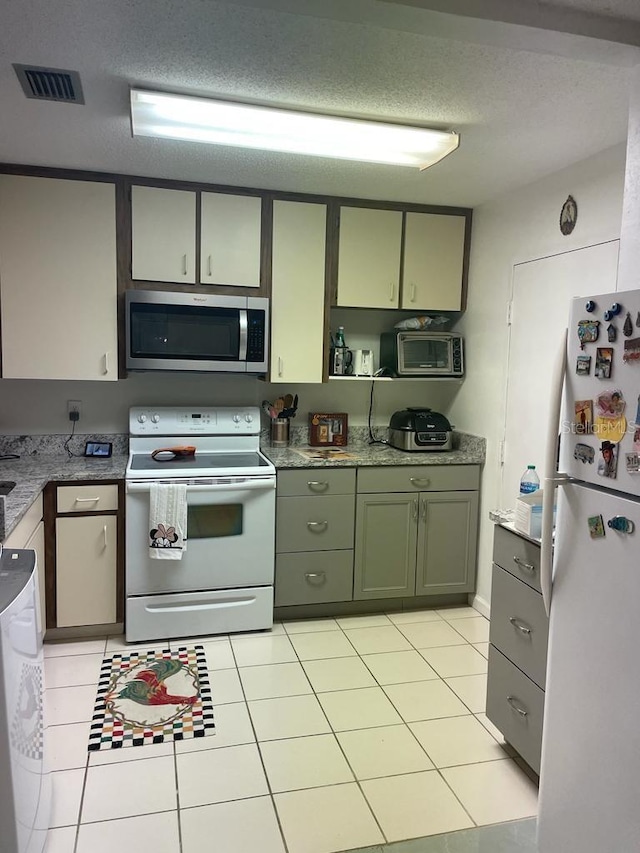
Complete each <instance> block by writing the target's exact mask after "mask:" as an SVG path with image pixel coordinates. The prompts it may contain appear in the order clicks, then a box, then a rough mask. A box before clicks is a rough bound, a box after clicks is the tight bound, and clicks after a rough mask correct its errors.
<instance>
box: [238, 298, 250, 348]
mask: <svg viewBox="0 0 640 853" xmlns="http://www.w3.org/2000/svg"><path fill="white" fill-rule="evenodd" d="M239 314H240V352H239V353H238V359H239V361H246V360H247V327H248V324H247V311H246V309H245V308H241V309H240V311H239Z"/></svg>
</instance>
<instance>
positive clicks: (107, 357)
mask: <svg viewBox="0 0 640 853" xmlns="http://www.w3.org/2000/svg"><path fill="white" fill-rule="evenodd" d="M102 372H103V373H104V375H105V376H106V375H107V373H108V372H109V353H108V352H105V354H104V370H103V371H102Z"/></svg>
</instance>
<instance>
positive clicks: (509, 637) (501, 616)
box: [489, 564, 549, 689]
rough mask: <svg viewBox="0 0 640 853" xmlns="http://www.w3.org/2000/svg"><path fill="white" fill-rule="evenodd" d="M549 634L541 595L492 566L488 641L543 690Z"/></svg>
mask: <svg viewBox="0 0 640 853" xmlns="http://www.w3.org/2000/svg"><path fill="white" fill-rule="evenodd" d="M548 635H549V619H548V617H547V614H546V613H545V609H544V604H543V602H542V595H541V594H540V593H539V592H536V591H535V590H534V589H531V587H530V586H527V585H526V584H524V583H522V581H519V580H518V579H517V578H515V577H514V576H513V575H511V574H509V572H505V570H504V569H501V568H500V566H496V565H495V564H494V566H493V581H492V586H491V629H490V636H489V639H490V641H491V642H492V643H493V645H494V646H496V648H498V649H499V650H500V651H501V652H502V653H503V654H504V655H506V656H507V657H508V658H509V660H511V661H513V663H515V665H516V666H517V667H518V669H521V670H522V671H523V672H524V673H525V675H528V676H529V678H531V679H532V680H533V681H535V683H536V684H537V685H538V687H542V688H543V689H544V683H545V676H546V671H547V639H548Z"/></svg>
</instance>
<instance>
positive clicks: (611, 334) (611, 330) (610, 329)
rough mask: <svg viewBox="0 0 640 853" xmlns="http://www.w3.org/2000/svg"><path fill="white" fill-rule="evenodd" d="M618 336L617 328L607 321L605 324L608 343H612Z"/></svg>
mask: <svg viewBox="0 0 640 853" xmlns="http://www.w3.org/2000/svg"><path fill="white" fill-rule="evenodd" d="M617 337H618V330H617V329H616V327H615V326H614V325H613V323H609V325H608V326H607V340H608V341H609V343H610V344H614V343H615V342H616V338H617Z"/></svg>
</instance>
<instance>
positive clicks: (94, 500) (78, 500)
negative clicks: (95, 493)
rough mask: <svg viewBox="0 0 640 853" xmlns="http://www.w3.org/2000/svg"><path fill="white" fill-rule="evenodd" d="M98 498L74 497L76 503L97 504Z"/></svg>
mask: <svg viewBox="0 0 640 853" xmlns="http://www.w3.org/2000/svg"><path fill="white" fill-rule="evenodd" d="M99 500H100V498H76V499H75V503H77V504H97V503H98V501H99Z"/></svg>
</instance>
